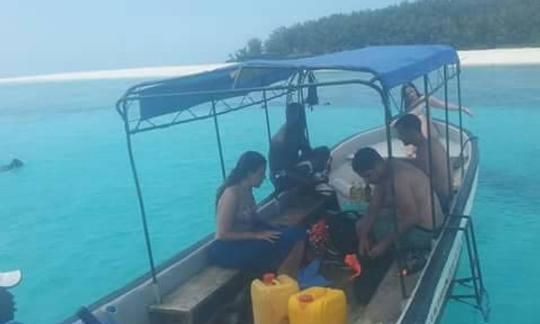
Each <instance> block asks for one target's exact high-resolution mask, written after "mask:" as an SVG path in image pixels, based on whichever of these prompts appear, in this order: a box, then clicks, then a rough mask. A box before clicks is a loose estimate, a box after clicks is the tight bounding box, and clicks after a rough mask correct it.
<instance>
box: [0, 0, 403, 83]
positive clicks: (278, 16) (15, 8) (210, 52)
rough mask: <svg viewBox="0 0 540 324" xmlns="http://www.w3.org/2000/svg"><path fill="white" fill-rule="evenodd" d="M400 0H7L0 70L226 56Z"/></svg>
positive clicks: (14, 72) (6, 73)
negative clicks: (299, 26) (278, 32)
mask: <svg viewBox="0 0 540 324" xmlns="http://www.w3.org/2000/svg"><path fill="white" fill-rule="evenodd" d="M399 2H401V0H292V1H287V2H285V1H277V0H274V1H271V0H270V1H269V0H266V1H257V0H229V1H221V0H213V1H211V0H152V1H151V0H91V1H83V0H4V1H1V2H0V78H1V77H12V76H24V75H37V74H49V73H63V72H75V71H91V70H106V69H120V68H136V67H153V66H168V65H184V64H205V63H219V62H224V61H225V60H226V59H227V58H228V55H229V54H230V53H233V52H235V51H236V50H237V49H239V48H241V47H243V46H244V45H245V43H246V41H247V40H248V39H249V38H252V37H258V38H261V39H265V38H266V37H267V36H268V35H269V34H270V32H271V31H272V30H274V29H275V28H277V27H280V26H290V25H292V24H295V23H297V22H302V21H305V20H309V19H316V18H319V17H323V16H326V15H330V14H335V13H349V12H352V11H355V10H362V9H368V8H369V9H374V8H381V7H385V6H388V5H392V4H397V3H399Z"/></svg>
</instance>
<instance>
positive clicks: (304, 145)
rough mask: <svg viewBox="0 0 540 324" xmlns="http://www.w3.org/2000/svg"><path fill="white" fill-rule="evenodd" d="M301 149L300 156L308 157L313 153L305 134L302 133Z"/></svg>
mask: <svg viewBox="0 0 540 324" xmlns="http://www.w3.org/2000/svg"><path fill="white" fill-rule="evenodd" d="M299 149H300V156H307V155H309V154H310V153H311V151H313V150H312V148H311V146H310V145H309V141H308V139H307V137H306V134H305V133H302V137H301V138H300V143H299Z"/></svg>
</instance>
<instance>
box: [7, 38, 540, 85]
mask: <svg viewBox="0 0 540 324" xmlns="http://www.w3.org/2000/svg"><path fill="white" fill-rule="evenodd" d="M459 57H460V59H461V63H462V65H463V66H465V67H467V66H501V65H540V48H538V47H534V48H533V47H531V48H509V49H487V50H467V51H459ZM226 65H227V64H226V63H218V64H203V65H179V66H163V67H147V68H134V69H121V70H103V71H86V72H84V71H83V72H70V73H59V74H47V75H34V76H20V77H10V78H0V85H1V84H13V83H36V82H54V81H82V80H100V79H134V78H144V79H156V78H167V77H176V76H183V75H189V74H194V73H200V72H204V71H209V70H213V69H216V68H219V67H223V66H226Z"/></svg>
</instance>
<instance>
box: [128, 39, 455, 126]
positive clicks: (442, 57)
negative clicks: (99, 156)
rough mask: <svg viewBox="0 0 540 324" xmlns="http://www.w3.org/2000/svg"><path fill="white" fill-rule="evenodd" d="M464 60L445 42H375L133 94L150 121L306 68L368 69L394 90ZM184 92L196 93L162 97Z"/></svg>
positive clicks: (216, 73)
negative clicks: (136, 95)
mask: <svg viewBox="0 0 540 324" xmlns="http://www.w3.org/2000/svg"><path fill="white" fill-rule="evenodd" d="M458 62H459V58H458V55H457V52H456V50H455V49H454V48H452V47H449V46H445V45H416V46H373V47H365V48H362V49H356V50H349V51H342V52H337V53H332V54H325V55H320V56H314V57H308V58H301V59H292V60H256V61H249V62H244V63H238V64H233V65H229V66H227V67H224V68H220V69H217V70H213V71H209V72H204V73H200V74H196V75H190V76H185V77H179V78H174V79H169V80H164V81H159V82H155V83H146V84H144V85H141V87H134V88H133V90H132V91H131V92H130V93H128V95H130V94H138V95H141V99H140V109H141V111H140V113H141V114H140V116H141V119H143V120H144V119H149V118H152V117H155V116H159V115H164V114H168V113H172V112H177V111H181V110H184V109H187V108H189V107H193V106H196V105H199V104H202V103H204V102H208V101H211V100H212V99H214V100H217V99H226V98H230V97H234V96H238V95H241V94H242V91H240V92H237V93H219V94H216V93H215V92H216V91H224V90H225V91H226V90H242V89H249V88H257V87H265V86H268V85H271V84H273V83H275V82H279V81H282V80H286V79H288V78H289V77H290V76H291V75H293V74H294V73H296V72H298V71H301V70H307V71H316V70H342V71H358V72H367V73H371V74H372V75H373V79H372V80H371V81H372V82H379V83H380V85H381V87H382V89H383V90H384V91H388V90H390V89H392V88H393V87H395V86H398V85H401V84H403V83H405V82H408V81H412V80H414V79H416V78H418V77H420V76H422V75H424V74H427V73H429V72H432V71H434V70H436V69H438V68H440V67H442V66H443V65H452V64H457V63H458ZM195 92H202V93H200V94H196V93H195ZM210 92H214V94H211V93H210ZM247 92H249V91H246V93H247ZM179 93H190V94H189V95H185V96H160V95H166V94H179Z"/></svg>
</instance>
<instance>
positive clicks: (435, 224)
mask: <svg viewBox="0 0 540 324" xmlns="http://www.w3.org/2000/svg"><path fill="white" fill-rule="evenodd" d="M424 93H425V96H426V98H425V99H426V120H427V136H428V138H427V142H428V157H429V161H428V168H429V172H428V177H429V196H430V197H429V198H430V200H431V222H432V224H433V238H436V237H437V233H436V231H435V229H436V228H437V220H436V219H435V199H434V198H435V196H434V194H435V193H434V190H433V152H432V147H431V114H430V108H429V89H428V76H427V74H424Z"/></svg>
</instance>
